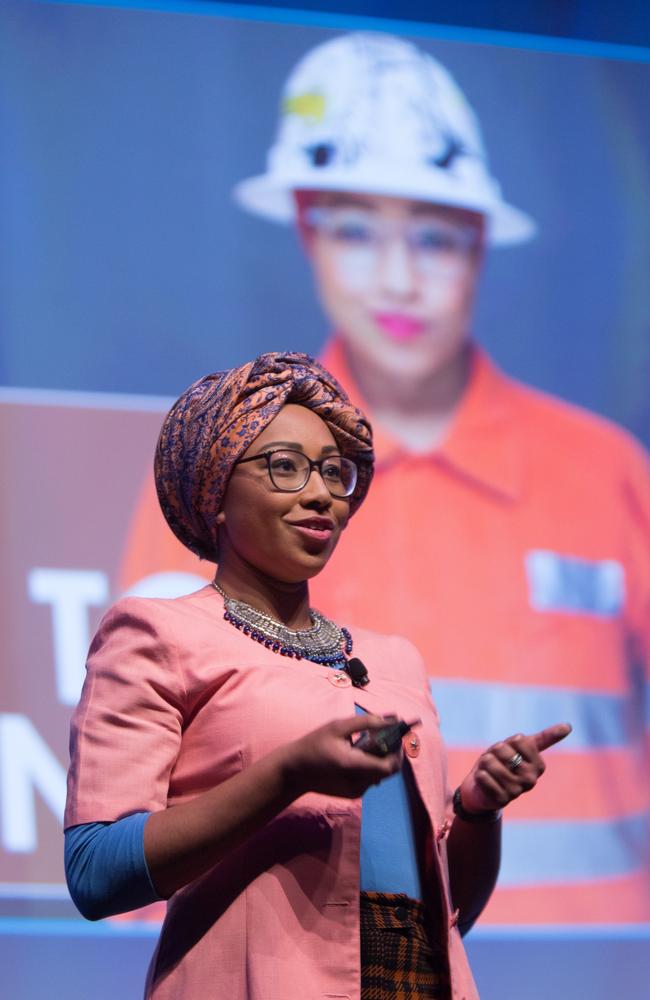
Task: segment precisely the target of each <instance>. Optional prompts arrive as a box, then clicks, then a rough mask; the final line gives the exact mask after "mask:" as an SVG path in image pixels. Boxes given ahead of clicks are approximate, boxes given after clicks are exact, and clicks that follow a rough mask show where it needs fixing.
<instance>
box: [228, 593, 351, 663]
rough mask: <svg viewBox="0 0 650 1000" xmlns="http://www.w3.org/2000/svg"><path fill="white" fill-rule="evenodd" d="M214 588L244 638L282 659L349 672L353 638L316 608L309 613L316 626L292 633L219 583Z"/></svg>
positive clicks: (233, 623)
mask: <svg viewBox="0 0 650 1000" xmlns="http://www.w3.org/2000/svg"><path fill="white" fill-rule="evenodd" d="M212 586H213V587H214V589H215V590H216V591H217V593H219V594H221V596H222V597H223V601H224V613H223V617H224V620H225V621H227V622H230V624H231V625H234V627H235V628H237V629H239V630H240V631H241V632H243V633H244V635H249V636H250V637H251V639H254V640H255V642H259V643H261V644H262V645H263V646H266V648H267V649H270V650H272V651H273V652H274V653H279V654H280V656H289V657H295V659H296V660H302V659H305V660H311V661H312V662H313V663H322V664H323V665H324V666H326V667H332V668H333V669H334V670H345V667H346V665H347V657H348V656H349V655H350V653H351V652H352V636H351V635H350V632H349V631H348V629H347V628H345V627H341V628H339V626H338V625H335V624H334V622H333V621H330V619H329V618H326V617H325V615H322V614H321V613H320V611H316V609H315V608H310V609H309V614H310V617H311V620H312V621H313V623H314V624H313V625H312V627H311V628H307V629H291V628H287V626H286V625H283V624H282V622H278V621H276V620H275V618H271V616H270V615H267V614H264V612H263V611H258V610H257V608H253V607H251V605H250V604H246V602H245V601H238V600H237V599H236V598H234V597H229V596H228V594H226V593H225V591H223V590H222V589H221V587H220V586H219V584H218V583H217V582H216V580H213V581H212Z"/></svg>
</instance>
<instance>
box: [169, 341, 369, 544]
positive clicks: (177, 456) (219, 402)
mask: <svg viewBox="0 0 650 1000" xmlns="http://www.w3.org/2000/svg"><path fill="white" fill-rule="evenodd" d="M286 403H298V404H299V405H301V406H306V407H308V409H310V410H313V411H314V413H317V414H318V416H319V417H321V418H322V419H323V420H324V421H325V423H326V424H327V426H328V427H329V429H330V431H331V432H332V434H333V436H334V439H335V441H336V443H337V445H338V447H339V448H340V450H341V454H342V455H345V456H346V457H347V458H351V459H353V460H354V461H355V462H356V464H357V468H358V470H359V472H358V479H357V485H356V488H355V491H354V493H353V494H352V496H351V497H350V514H354V512H355V511H356V510H357V509H358V507H359V506H360V504H361V502H362V501H363V499H364V498H365V495H366V493H367V492H368V487H369V486H370V481H371V479H372V473H373V462H374V455H373V450H372V431H371V428H370V424H369V423H368V421H367V420H366V418H365V417H364V415H363V413H362V412H361V410H358V409H357V408H356V407H355V406H353V405H352V404H351V403H350V400H349V399H348V397H347V395H346V393H345V392H344V390H343V389H342V388H341V386H340V385H339V383H338V382H337V381H336V379H335V378H334V376H333V375H330V373H329V372H328V371H327V370H326V369H325V368H323V366H322V365H321V364H319V363H318V361H314V359H313V358H310V357H309V355H307V354H296V353H275V352H274V353H269V354H261V355H260V356H259V357H258V358H255V360H254V361H250V362H248V363H247V364H245V365H241V366H240V367H239V368H231V369H230V370H229V371H225V372H215V373H214V374H212V375H206V376H205V377H204V378H201V379H199V380H198V382H194V384H193V385H191V386H190V387H189V389H186V390H185V392H184V393H183V394H182V396H180V397H179V398H178V399H177V400H176V402H175V403H174V405H173V406H172V408H171V410H170V411H169V413H168V414H167V416H166V418H165V421H164V423H163V426H162V430H161V432H160V437H159V439H158V447H157V448H156V457H155V462H154V474H155V478H156V490H157V491H158V499H159V500H160V506H161V507H162V510H163V514H164V515H165V518H166V520H167V523H168V524H169V526H170V528H171V529H172V531H173V532H174V534H175V535H176V537H177V538H179V539H180V541H181V542H182V543H183V544H184V545H186V546H187V547H188V548H189V549H191V550H192V552H195V553H196V554H197V555H198V556H200V557H201V558H202V559H209V560H210V561H211V562H215V561H216V560H217V527H218V526H217V523H216V518H217V514H218V513H219V510H220V509H221V505H222V502H223V497H224V494H225V492H226V486H227V483H228V477H229V476H230V473H231V471H232V468H233V465H234V464H235V462H236V461H237V460H238V459H239V458H241V456H242V455H243V454H244V452H245V451H246V449H247V448H249V447H250V445H251V444H252V443H253V441H254V440H255V439H256V438H257V437H258V435H259V434H261V433H262V431H263V430H264V428H265V427H266V426H267V425H268V424H269V423H270V422H271V421H272V420H273V418H274V417H275V415H276V414H277V413H278V412H279V411H280V410H281V409H282V407H283V406H284V405H285V404H286Z"/></svg>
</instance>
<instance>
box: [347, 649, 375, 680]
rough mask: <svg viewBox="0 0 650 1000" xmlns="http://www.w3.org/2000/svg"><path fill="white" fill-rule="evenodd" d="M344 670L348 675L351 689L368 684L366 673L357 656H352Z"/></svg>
mask: <svg viewBox="0 0 650 1000" xmlns="http://www.w3.org/2000/svg"><path fill="white" fill-rule="evenodd" d="M346 669H347V672H348V674H349V675H350V679H351V681H352V686H353V687H355V688H362V687H365V686H366V684H369V683H370V678H369V677H368V671H367V670H366V668H365V667H364V665H363V663H362V662H361V660H360V659H359V657H358V656H353V657H352V659H351V660H348V662H347V667H346Z"/></svg>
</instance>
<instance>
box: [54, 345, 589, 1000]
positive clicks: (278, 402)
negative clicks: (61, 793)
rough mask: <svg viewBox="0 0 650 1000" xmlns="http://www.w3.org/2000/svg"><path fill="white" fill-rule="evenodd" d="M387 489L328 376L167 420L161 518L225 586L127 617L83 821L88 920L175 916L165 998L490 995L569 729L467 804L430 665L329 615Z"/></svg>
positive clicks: (255, 375) (76, 755) (81, 871)
mask: <svg viewBox="0 0 650 1000" xmlns="http://www.w3.org/2000/svg"><path fill="white" fill-rule="evenodd" d="M372 471H373V447H372V436H371V429H370V426H369V424H368V423H367V421H366V419H365V418H364V416H363V414H362V413H361V411H360V410H358V409H356V408H355V407H354V406H352V405H351V403H350V401H349V400H348V398H347V396H346V395H345V393H344V392H343V390H342V389H341V387H340V386H339V385H338V383H337V382H336V381H335V379H334V378H333V377H332V376H331V375H329V373H328V372H327V371H326V370H325V369H324V368H323V367H322V366H321V365H320V364H318V363H317V362H315V361H313V360H312V359H311V358H309V357H307V356H306V355H303V354H281V353H273V354H265V355H262V356H260V357H259V358H257V359H256V360H254V361H253V362H250V363H248V364H245V365H243V366H241V367H239V368H235V369H233V370H231V371H227V372H220V373H216V374H214V375H208V376H206V377H205V378H203V379H200V380H199V381H198V382H195V383H194V384H193V385H192V386H190V388H189V389H188V390H187V391H186V392H184V393H183V395H182V396H181V397H180V398H179V400H178V401H177V402H176V404H175V405H174V406H173V407H172V409H171V411H170V413H169V414H168V416H167V418H166V419H165V422H164V424H163V428H162V431H161V435H160V439H159V442H158V448H157V453H156V463H155V473H156V484H157V490H158V495H159V499H160V503H161V506H162V509H163V512H164V514H165V517H166V519H167V521H168V523H169V525H170V527H171V528H172V530H173V531H174V532H175V534H176V535H177V537H178V538H179V539H180V540H181V541H182V542H183V543H184V544H185V545H186V546H187V547H188V548H189V549H191V550H192V551H193V552H195V553H196V554H197V555H199V556H201V557H203V558H206V559H210V560H212V561H215V562H217V565H218V569H217V573H216V578H215V580H214V582H213V583H212V584H210V585H208V586H206V587H204V588H203V589H201V590H199V591H198V592H196V593H194V594H190V595H189V596H186V597H180V598H175V599H169V600H164V599H146V598H135V597H132V598H126V599H124V600H121V601H120V602H118V603H117V604H116V605H115V606H114V607H113V608H112V609H111V610H110V611H109V612H108V614H107V615H106V616H105V618H104V620H103V621H102V623H101V625H100V628H99V631H98V632H97V635H96V636H95V638H94V640H93V643H92V645H91V649H90V654H89V658H88V667H87V679H86V682H85V685H84V689H83V693H82V697H81V701H80V704H79V707H78V708H77V710H76V713H75V716H74V719H73V725H72V737H71V756H72V762H71V767H70V774H69V787H68V802H67V809H66V818H65V825H66V871H67V877H68V882H69V886H70V891H71V893H72V896H73V898H74V900H75V902H76V903H77V905H78V907H79V909H80V910H81V912H82V913H83V914H84V915H85V916H87V917H89V918H90V919H97V918H100V917H104V916H108V915H110V914H115V913H118V912H123V911H126V910H131V909H134V908H136V907H139V906H143V905H145V904H147V903H150V902H152V901H154V900H156V899H160V898H163V899H167V900H168V906H167V916H166V919H165V922H164V924H163V928H162V932H161V936H160V940H159V943H158V947H157V949H156V953H155V955H154V958H153V961H152V964H151V968H150V971H149V977H148V983H147V990H146V996H147V997H155V998H156V1000H162V998H175V1000H176V998H179V997H183V998H186V997H187V998H194V997H196V998H199V997H222V996H225V997H228V1000H289V998H291V997H300V998H313V1000H322V998H334V997H339V998H343V997H347V998H349V1000H359V998H363V1000H401V998H405V1000H406V998H411V997H413V998H415V997H418V998H419V997H426V998H445V1000H447V998H449V1000H451V998H453V1000H471V998H475V997H476V996H477V993H476V988H475V985H474V983H473V980H472V977H471V973H470V971H469V968H468V965H467V960H466V957H465V953H464V949H463V946H462V943H461V933H462V932H464V931H465V930H467V929H468V928H469V927H470V926H471V924H472V923H473V921H474V920H475V919H476V917H477V916H478V914H479V913H480V911H481V909H482V907H483V906H484V905H485V903H486V901H487V899H488V897H489V895H490V892H491V890H492V888H493V886H494V883H495V881H496V876H497V872H498V864H499V840H500V822H499V819H500V810H501V809H502V808H503V807H504V806H505V805H507V804H508V803H509V802H510V801H511V800H512V799H514V798H516V797H517V796H518V795H520V794H521V793H522V792H524V791H527V790H529V789H531V788H532V787H533V786H534V785H535V783H536V781H537V779H538V778H539V776H540V775H541V773H542V771H543V769H544V765H543V762H542V758H541V752H542V751H543V750H544V749H546V748H547V747H549V746H551V744H553V743H555V742H557V741H558V740H560V739H562V738H563V737H564V736H566V735H567V734H568V733H569V731H570V726H569V725H567V724H564V723H561V724H557V725H554V726H551V727H550V728H549V729H546V730H544V731H543V732H541V733H537V734H535V735H529V736H524V735H521V734H518V735H514V736H511V737H509V738H508V739H506V740H504V741H503V742H500V743H497V744H495V745H494V746H492V747H490V748H489V749H488V750H487V751H486V752H485V753H483V754H482V755H481V756H480V757H479V759H478V760H477V761H476V763H475V764H474V766H473V767H472V769H471V770H470V772H469V774H468V775H467V776H466V777H465V779H464V780H463V782H462V783H461V785H460V786H459V788H458V789H456V791H455V793H454V794H453V795H452V794H451V793H450V792H449V791H448V790H447V784H446V768H445V756H444V750H443V746H442V742H441V737H440V732H439V728H438V719H437V714H436V711H435V709H434V707H433V705H432V704H431V701H430V697H429V694H428V687H427V675H426V671H425V668H424V665H423V662H422V660H421V657H420V656H419V654H418V652H417V651H416V650H415V648H414V647H413V646H412V645H411V644H410V643H409V642H407V641H406V640H404V639H402V638H399V637H397V636H392V635H391V636H385V635H379V634H376V633H374V632H369V631H367V630H364V629H360V628H354V627H352V626H351V627H350V628H348V627H347V623H341V622H333V621H330V620H329V619H327V618H325V617H324V616H323V615H321V614H320V613H319V612H318V611H316V610H315V609H313V608H310V604H309V580H310V579H312V578H313V577H314V576H315V575H316V574H318V573H319V572H320V570H321V569H322V568H323V567H324V566H325V565H326V563H327V561H328V560H329V558H330V557H331V555H332V553H333V551H334V549H335V547H336V544H337V542H338V540H339V537H340V535H341V532H342V531H343V530H344V529H346V530H347V524H348V521H349V519H350V518H351V516H352V515H353V514H354V513H355V512H356V510H357V509H358V508H359V506H360V504H361V503H362V502H363V500H364V498H365V496H366V493H367V490H368V488H369V486H370V482H371V479H372ZM349 530H352V531H354V527H352V528H350V529H349ZM390 530H391V525H390V523H389V522H387V523H386V524H385V531H386V532H390ZM366 558H367V559H368V560H369V561H370V562H372V560H373V553H372V551H371V550H369V551H368V552H367V556H366ZM355 569H356V567H355V566H353V565H350V566H348V567H347V572H349V573H350V574H354V573H355ZM376 571H377V573H378V574H379V573H381V566H379V565H378V566H377V567H376ZM430 627H431V628H432V629H435V627H436V621H435V608H432V609H431V620H430ZM458 711H459V712H462V711H463V706H462V704H459V705H458ZM400 724H402V725H400ZM400 737H402V739H400Z"/></svg>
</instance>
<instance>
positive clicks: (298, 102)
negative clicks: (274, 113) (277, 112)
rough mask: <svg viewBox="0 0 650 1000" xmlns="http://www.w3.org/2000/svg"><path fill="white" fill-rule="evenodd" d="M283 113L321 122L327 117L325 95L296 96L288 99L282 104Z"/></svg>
mask: <svg viewBox="0 0 650 1000" xmlns="http://www.w3.org/2000/svg"><path fill="white" fill-rule="evenodd" d="M282 112H283V114H285V115H298V117H299V118H311V119H312V121H315V122H320V121H322V120H323V118H324V117H325V97H324V95H323V94H318V93H311V94H296V96H295V97H286V98H285V99H284V101H283V102H282Z"/></svg>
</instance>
